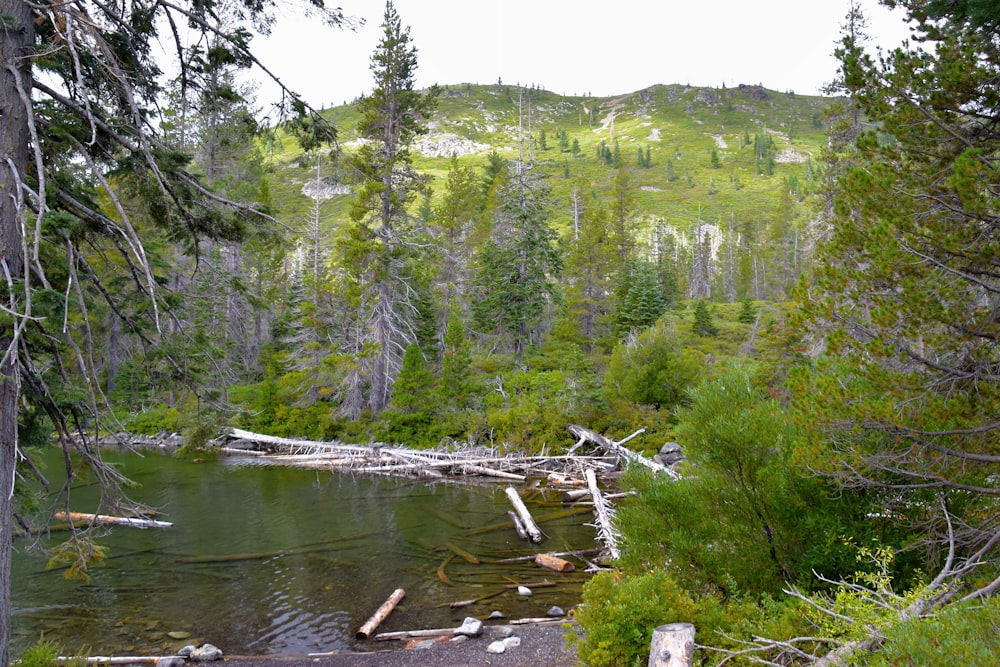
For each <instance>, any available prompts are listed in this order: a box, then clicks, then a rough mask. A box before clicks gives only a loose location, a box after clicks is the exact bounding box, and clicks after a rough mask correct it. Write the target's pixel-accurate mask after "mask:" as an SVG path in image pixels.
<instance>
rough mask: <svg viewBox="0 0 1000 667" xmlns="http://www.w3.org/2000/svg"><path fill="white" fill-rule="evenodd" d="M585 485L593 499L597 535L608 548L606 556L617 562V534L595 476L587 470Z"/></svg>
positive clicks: (618, 554)
mask: <svg viewBox="0 0 1000 667" xmlns="http://www.w3.org/2000/svg"><path fill="white" fill-rule="evenodd" d="M586 474H587V484H588V486H589V487H590V495H591V496H593V498H594V513H595V514H596V515H597V535H598V537H600V538H601V540H603V541H604V545H605V546H606V547H607V548H608V554H609V555H610V556H611V559H612V560H618V558H619V556H620V552H619V551H618V532H617V531H616V530H615V526H614V523H613V522H612V521H611V510H610V509H608V506H607V505H606V504H605V502H604V498H603V497H602V496H601V490H600V489H599V488H598V487H597V476H596V475H595V474H594V471H593V470H590V469H588V470H587V473H586Z"/></svg>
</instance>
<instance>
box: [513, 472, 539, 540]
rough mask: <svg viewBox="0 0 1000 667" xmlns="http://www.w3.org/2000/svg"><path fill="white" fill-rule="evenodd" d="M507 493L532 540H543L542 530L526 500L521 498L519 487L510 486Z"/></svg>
mask: <svg viewBox="0 0 1000 667" xmlns="http://www.w3.org/2000/svg"><path fill="white" fill-rule="evenodd" d="M505 493H506V494H507V499H508V500H510V504H511V505H513V506H514V511H516V512H517V516H518V518H520V519H521V523H522V524H523V525H524V530H525V531H526V532H527V533H528V536H529V537H530V538H531V541H532V542H536V543H537V542H541V541H542V540H543V539H544V537H543V536H542V531H541V529H540V528H539V527H538V524H536V523H535V520H534V519H532V518H531V513H530V512H529V511H528V508H527V507H525V506H524V501H522V500H521V496H519V495H518V494H517V489H515V488H514V487H513V486H508V487H507V488H506V490H505Z"/></svg>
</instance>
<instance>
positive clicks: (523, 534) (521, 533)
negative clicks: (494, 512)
mask: <svg viewBox="0 0 1000 667" xmlns="http://www.w3.org/2000/svg"><path fill="white" fill-rule="evenodd" d="M507 516H509V517H510V520H511V521H513V522H514V532H515V533H517V536H518V537H520V538H521V539H522V540H527V539H530V538H529V537H528V531H527V530H525V529H524V524H523V523H521V518H520V517H519V516H518V515H517V513H516V512H514V510H508V511H507Z"/></svg>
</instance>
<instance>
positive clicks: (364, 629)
mask: <svg viewBox="0 0 1000 667" xmlns="http://www.w3.org/2000/svg"><path fill="white" fill-rule="evenodd" d="M404 595H406V591H404V590H403V589H402V588H397V589H396V590H394V591H393V592H392V595H390V596H389V598H388V599H387V600H386V601H385V602H383V603H382V606H381V607H379V608H378V609H376V610H375V613H374V614H372V617H371V618H369V619H368V620H367V621H365V624H364V625H362V626H361V628H360V629H359V630H358V631H357V633H356V634H355V635H354V636H355V637H356V638H358V639H368V637H369V636H370V635H371V633H373V632H375V628H377V627H378V626H379V624H380V623H381V622H382V621H384V620H385V617H386V616H388V615H389V614H391V613H392V610H393V609H395V608H396V605H397V604H399V601H400V600H402V599H403V596H404Z"/></svg>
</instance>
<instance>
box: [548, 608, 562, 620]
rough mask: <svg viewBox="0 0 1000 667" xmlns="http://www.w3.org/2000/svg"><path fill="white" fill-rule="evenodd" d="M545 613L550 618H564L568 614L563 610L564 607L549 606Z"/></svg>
mask: <svg viewBox="0 0 1000 667" xmlns="http://www.w3.org/2000/svg"><path fill="white" fill-rule="evenodd" d="M545 615H546V616H548V617H549V618H562V617H563V616H565V615H566V612H564V611H563V610H562V607H549V610H548V611H547V612H545Z"/></svg>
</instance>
